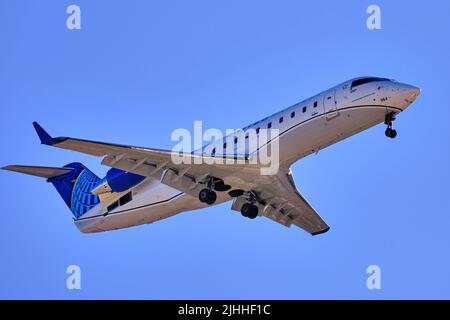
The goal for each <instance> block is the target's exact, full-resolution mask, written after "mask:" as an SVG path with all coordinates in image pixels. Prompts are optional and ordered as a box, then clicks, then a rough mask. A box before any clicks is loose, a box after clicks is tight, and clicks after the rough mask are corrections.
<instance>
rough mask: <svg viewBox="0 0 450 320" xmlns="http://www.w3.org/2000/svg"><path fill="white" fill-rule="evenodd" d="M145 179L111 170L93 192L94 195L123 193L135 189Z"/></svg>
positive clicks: (129, 173)
mask: <svg viewBox="0 0 450 320" xmlns="http://www.w3.org/2000/svg"><path fill="white" fill-rule="evenodd" d="M144 179H145V177H143V176H141V175H138V174H134V173H131V172H126V171H123V170H120V169H116V168H111V169H110V170H109V171H108V172H107V173H106V176H105V178H103V179H102V180H101V181H100V183H99V185H98V186H97V187H95V189H94V190H92V194H97V195H98V194H102V193H107V192H123V191H126V190H128V189H130V188H132V187H134V186H135V185H137V184H138V183H140V182H141V181H142V180H144Z"/></svg>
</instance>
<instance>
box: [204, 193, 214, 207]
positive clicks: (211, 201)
mask: <svg viewBox="0 0 450 320" xmlns="http://www.w3.org/2000/svg"><path fill="white" fill-rule="evenodd" d="M208 192H209V194H208V199H206V201H205V202H206V203H207V204H209V205H212V204H214V202H216V200H217V194H216V193H215V192H214V191H210V190H208Z"/></svg>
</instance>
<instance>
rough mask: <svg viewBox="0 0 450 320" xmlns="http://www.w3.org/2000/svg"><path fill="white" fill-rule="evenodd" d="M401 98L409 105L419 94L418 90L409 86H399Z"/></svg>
mask: <svg viewBox="0 0 450 320" xmlns="http://www.w3.org/2000/svg"><path fill="white" fill-rule="evenodd" d="M400 92H401V96H402V97H403V99H404V100H405V102H407V103H408V104H411V103H413V102H414V100H416V98H417V97H418V96H419V94H420V88H418V87H415V86H412V85H409V84H402V85H401V89H400Z"/></svg>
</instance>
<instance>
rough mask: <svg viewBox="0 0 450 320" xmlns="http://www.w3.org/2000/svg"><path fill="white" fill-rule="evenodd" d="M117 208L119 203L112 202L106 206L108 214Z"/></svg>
mask: <svg viewBox="0 0 450 320" xmlns="http://www.w3.org/2000/svg"><path fill="white" fill-rule="evenodd" d="M118 206H119V201H116V202H113V203H111V204H110V205H109V206H108V208H107V209H108V212H110V211H113V210H114V209H116V208H117V207H118Z"/></svg>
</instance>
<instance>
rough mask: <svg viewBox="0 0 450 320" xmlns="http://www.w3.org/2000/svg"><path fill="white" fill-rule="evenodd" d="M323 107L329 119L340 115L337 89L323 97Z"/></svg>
mask: <svg viewBox="0 0 450 320" xmlns="http://www.w3.org/2000/svg"><path fill="white" fill-rule="evenodd" d="M323 107H324V111H325V114H326V115H327V118H328V119H330V118H333V117H335V116H337V115H338V111H337V102H336V90H335V89H333V90H330V91H328V92H327V93H326V94H325V96H324V97H323Z"/></svg>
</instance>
